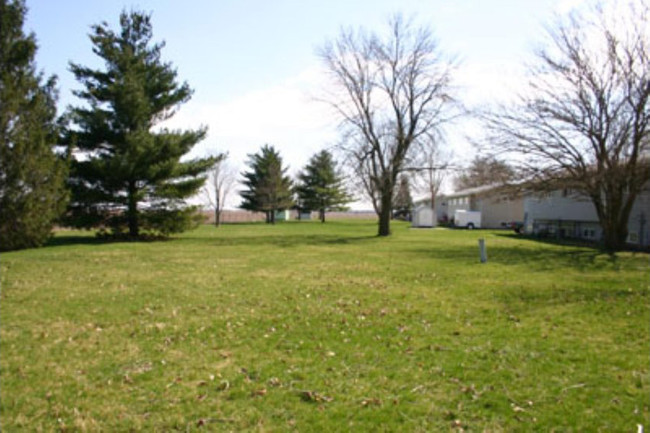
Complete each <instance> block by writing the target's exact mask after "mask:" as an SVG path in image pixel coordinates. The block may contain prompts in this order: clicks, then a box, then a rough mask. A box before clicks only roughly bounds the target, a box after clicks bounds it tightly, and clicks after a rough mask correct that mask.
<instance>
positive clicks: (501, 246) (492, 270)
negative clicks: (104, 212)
mask: <svg viewBox="0 0 650 433" xmlns="http://www.w3.org/2000/svg"><path fill="white" fill-rule="evenodd" d="M393 230H394V234H393V236H391V237H390V238H387V239H386V238H377V237H375V236H374V234H375V231H376V224H375V223H373V222H371V221H361V222H359V221H341V222H339V221H334V222H328V223H326V224H324V225H323V224H320V223H316V222H303V223H285V224H278V225H276V226H267V225H264V224H242V225H230V226H224V227H221V228H219V229H215V228H214V227H211V226H204V227H201V228H199V229H198V230H196V231H193V232H189V233H186V234H185V235H182V236H179V237H177V238H175V239H172V240H170V241H166V242H152V243H99V242H97V241H95V239H94V238H93V236H92V235H91V234H87V233H86V234H85V233H82V232H60V233H58V235H57V237H56V238H55V239H54V240H53V241H52V242H51V243H50V245H49V246H47V247H45V248H41V249H35V250H26V251H19V252H13V253H6V254H2V257H1V258H0V266H1V268H0V275H1V284H2V286H1V293H0V298H1V301H0V302H1V303H0V337H1V340H0V368H1V373H0V380H1V382H0V383H1V388H0V390H1V394H0V398H1V400H0V404H1V407H0V421H1V427H2V429H3V431H7V432H10V431H22V430H27V431H39V430H42V431H53V430H64V431H97V430H103V431H129V430H142V431H176V430H178V431H300V432H305V431H318V432H325V431H357V432H361V431H399V432H402V431H422V432H425V431H426V432H431V431H460V430H461V429H463V430H464V431H490V432H500V431H508V432H510V431H543V432H549V431H576V432H586V431H608V432H610V431H628V432H636V430H637V424H642V425H644V426H645V428H646V429H650V422H649V418H650V407H649V406H650V401H649V400H650V397H649V395H650V349H649V347H650V346H649V338H650V337H649V336H650V329H649V327H650V305H649V300H650V297H649V294H650V274H649V256H648V254H641V253H636V254H634V253H621V254H619V255H617V256H616V257H615V258H611V257H610V256H608V255H606V254H602V253H600V252H599V251H598V250H594V249H591V248H587V247H578V246H562V245H555V244H550V243H540V242H537V241H533V240H527V239H522V238H517V237H515V236H511V235H510V234H509V233H507V232H499V231H481V230H476V231H452V230H443V229H435V230H422V229H419V230H416V229H410V228H408V227H407V226H406V225H404V224H400V223H396V224H394V226H393ZM480 237H483V238H485V239H486V243H487V248H488V257H489V262H488V263H486V264H480V263H479V254H478V247H477V239H478V238H480Z"/></svg>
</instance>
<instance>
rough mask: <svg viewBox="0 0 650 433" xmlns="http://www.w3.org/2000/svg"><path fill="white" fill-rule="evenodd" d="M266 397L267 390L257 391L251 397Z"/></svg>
mask: <svg viewBox="0 0 650 433" xmlns="http://www.w3.org/2000/svg"><path fill="white" fill-rule="evenodd" d="M265 395H266V388H262V389H256V390H254V391H253V392H251V397H264V396H265Z"/></svg>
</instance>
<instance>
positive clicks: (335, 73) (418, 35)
mask: <svg viewBox="0 0 650 433" xmlns="http://www.w3.org/2000/svg"><path fill="white" fill-rule="evenodd" d="M320 56H321V58H322V60H323V62H324V64H325V66H326V68H327V70H328V72H329V73H330V75H331V78H332V80H333V84H334V86H333V87H334V89H335V90H334V91H332V93H330V94H329V96H328V97H327V98H326V99H327V102H328V103H330V104H331V106H332V107H333V108H334V109H335V110H336V112H337V113H338V115H339V116H340V118H341V120H342V128H344V131H345V133H346V136H348V137H351V139H349V140H346V141H345V143H346V145H344V146H343V151H344V152H346V153H347V156H348V157H349V158H350V159H355V160H356V161H358V167H360V168H361V171H360V172H359V174H361V175H364V176H366V177H367V179H365V180H364V182H365V183H366V185H367V188H366V189H367V190H369V191H371V192H372V195H371V197H373V198H374V204H375V207H376V211H377V213H378V215H379V230H378V234H379V235H380V236H387V235H389V234H390V217H391V208H392V199H393V191H394V189H395V185H396V183H397V177H398V175H399V173H400V172H402V171H403V170H404V169H405V162H406V161H407V160H408V156H409V154H410V153H412V152H414V151H415V150H416V149H417V148H418V146H424V145H426V143H428V141H427V140H426V138H427V135H428V134H430V133H431V132H432V131H433V130H435V129H437V128H440V126H441V124H442V123H444V122H445V121H446V120H448V118H449V117H450V116H449V114H450V111H449V108H450V106H452V105H453V104H452V103H453V100H452V98H451V97H450V94H449V92H450V81H451V70H452V69H453V66H454V64H453V61H452V60H450V59H447V58H445V57H444V56H443V54H442V53H441V51H440V49H439V47H438V43H437V41H436V40H435V39H434V38H433V37H432V35H431V32H430V30H429V29H428V28H426V27H420V28H415V27H414V26H413V25H412V24H411V23H410V22H408V21H405V20H404V19H403V18H402V17H401V16H400V15H395V16H394V17H393V18H391V19H390V20H389V32H388V33H387V34H386V35H385V36H383V35H378V34H375V33H367V32H365V31H363V30H360V31H357V32H354V31H352V30H348V31H342V32H341V34H340V35H339V37H338V38H337V39H336V40H335V41H333V42H331V43H328V44H326V45H325V46H324V47H323V48H322V49H321V50H320Z"/></svg>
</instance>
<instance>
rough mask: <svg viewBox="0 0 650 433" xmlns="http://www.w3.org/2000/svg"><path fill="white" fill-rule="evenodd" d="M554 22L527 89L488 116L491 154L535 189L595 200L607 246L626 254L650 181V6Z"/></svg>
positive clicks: (620, 8) (632, 5) (639, 4)
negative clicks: (508, 160) (506, 158)
mask: <svg viewBox="0 0 650 433" xmlns="http://www.w3.org/2000/svg"><path fill="white" fill-rule="evenodd" d="M608 6H609V7H618V9H617V10H616V11H613V10H608V11H605V10H604V7H595V8H592V9H590V10H589V11H588V12H589V13H586V14H585V13H583V14H580V15H579V14H574V15H571V16H570V17H569V18H567V19H563V20H558V22H557V24H556V25H555V26H554V27H553V28H551V29H549V36H550V44H548V45H547V46H546V47H545V48H544V49H543V50H541V51H539V52H538V56H537V57H538V60H539V63H538V64H537V65H536V66H535V67H534V68H531V69H532V70H531V71H530V72H531V76H532V78H531V82H530V93H528V94H527V95H523V96H522V97H521V99H520V104H519V105H517V106H513V107H509V108H504V107H502V108H501V109H500V110H499V111H498V112H497V113H496V114H492V115H488V116H486V120H487V125H488V127H489V128H490V131H491V140H492V143H493V144H494V146H495V148H496V149H495V150H496V151H498V152H500V153H502V154H504V153H505V154H510V155H516V157H515V158H514V159H513V161H515V162H516V163H517V164H518V166H519V167H518V168H520V169H522V170H523V172H524V173H525V174H526V178H527V179H528V180H529V181H530V182H529V185H531V186H532V187H534V188H539V189H555V188H571V189H573V190H575V191H577V192H579V193H580V194H582V195H585V196H587V197H589V198H590V200H591V201H592V202H593V204H594V207H595V209H596V212H597V214H598V218H599V220H600V224H601V227H602V228H603V232H604V244H605V247H606V248H607V249H610V250H617V249H620V248H621V247H622V246H623V245H624V242H625V240H626V237H627V221H628V218H629V216H630V211H631V209H632V205H633V204H634V201H635V199H636V197H637V195H638V194H639V193H640V192H641V191H642V189H643V188H644V187H645V186H646V185H647V183H648V182H649V181H650V166H649V164H648V162H649V157H648V153H649V152H650V135H649V129H648V125H649V122H650V111H649V107H648V98H649V97H650V57H649V50H648V48H649V45H648V44H649V31H650V25H649V24H648V13H649V10H648V5H647V4H644V2H643V1H636V2H634V1H631V2H629V3H625V6H624V7H623V3H621V4H614V5H612V4H609V5H608Z"/></svg>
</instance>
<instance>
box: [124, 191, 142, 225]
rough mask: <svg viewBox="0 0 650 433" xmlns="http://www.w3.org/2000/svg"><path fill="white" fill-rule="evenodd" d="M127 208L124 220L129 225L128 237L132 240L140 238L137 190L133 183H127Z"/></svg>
mask: <svg viewBox="0 0 650 433" xmlns="http://www.w3.org/2000/svg"><path fill="white" fill-rule="evenodd" d="M128 194H129V196H128V208H127V211H126V218H127V220H128V223H129V236H130V237H132V238H137V237H138V236H140V227H139V224H138V200H137V197H136V195H137V189H136V188H135V182H129V190H128Z"/></svg>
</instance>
